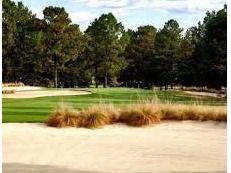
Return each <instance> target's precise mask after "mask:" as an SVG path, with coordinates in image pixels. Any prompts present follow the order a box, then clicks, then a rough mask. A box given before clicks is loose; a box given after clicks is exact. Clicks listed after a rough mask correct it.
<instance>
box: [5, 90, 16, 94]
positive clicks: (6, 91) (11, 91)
mask: <svg viewBox="0 0 231 173" xmlns="http://www.w3.org/2000/svg"><path fill="white" fill-rule="evenodd" d="M14 93H15V90H9V89H8V90H5V89H3V90H2V94H14Z"/></svg>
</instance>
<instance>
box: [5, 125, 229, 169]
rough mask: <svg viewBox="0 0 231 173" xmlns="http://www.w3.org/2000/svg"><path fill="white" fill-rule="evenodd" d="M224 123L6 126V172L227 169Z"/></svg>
mask: <svg viewBox="0 0 231 173" xmlns="http://www.w3.org/2000/svg"><path fill="white" fill-rule="evenodd" d="M226 131H227V130H226V123H224V122H223V123H217V122H192V121H183V122H162V123H160V124H157V125H154V126H153V127H146V128H132V127H128V126H125V125H118V124H117V125H111V126H106V127H104V128H102V129H96V130H89V129H82V128H80V129H78V128H64V129H57V128H51V127H47V126H45V125H44V124H37V123H4V124H3V172H4V173H30V172H31V173H32V172H33V173H57V172H65V173H106V172H108V173H112V172H113V173H120V172H121V173H122V172H123V173H125V172H126V173H183V172H184V173H187V172H190V173H192V172H196V173H198V172H203V173H205V172H208V173H223V172H226V164H227V163H226V154H227V151H226Z"/></svg>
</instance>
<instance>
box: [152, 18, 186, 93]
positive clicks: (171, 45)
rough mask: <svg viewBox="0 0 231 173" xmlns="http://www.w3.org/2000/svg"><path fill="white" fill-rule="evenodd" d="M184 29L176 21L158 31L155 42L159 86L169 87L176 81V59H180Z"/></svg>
mask: <svg viewBox="0 0 231 173" xmlns="http://www.w3.org/2000/svg"><path fill="white" fill-rule="evenodd" d="M182 31H183V29H182V28H180V27H179V24H178V22H177V21H176V20H173V19H171V20H169V21H168V22H166V23H165V25H164V27H163V29H161V30H160V31H158V33H157V35H156V40H155V46H156V55H157V56H156V58H157V61H158V62H159V66H158V71H159V72H158V74H159V79H158V81H159V84H160V85H164V86H165V89H167V88H168V87H167V86H168V85H169V84H171V86H173V84H174V83H175V81H176V59H177V58H178V57H179V51H180V43H181V37H182V35H181V34H182Z"/></svg>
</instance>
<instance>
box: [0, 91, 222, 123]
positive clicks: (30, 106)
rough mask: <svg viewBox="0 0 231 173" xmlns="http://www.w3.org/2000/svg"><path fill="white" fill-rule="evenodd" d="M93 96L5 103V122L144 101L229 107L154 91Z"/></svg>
mask: <svg viewBox="0 0 231 173" xmlns="http://www.w3.org/2000/svg"><path fill="white" fill-rule="evenodd" d="M86 90H89V91H91V92H92V94H90V95H82V96H54V97H40V98H31V99H3V101H2V105H3V109H2V121H3V122H45V121H47V119H48V116H49V115H50V113H51V112H52V110H53V109H54V108H55V107H56V106H57V105H58V104H59V103H62V102H63V103H65V104H68V105H71V106H72V107H73V108H75V109H77V110H83V109H86V108H88V107H91V106H93V105H95V104H99V103H101V104H102V103H104V104H109V103H110V104H113V105H116V106H124V105H129V104H133V103H137V102H139V101H141V100H153V99H154V100H155V99H156V98H158V99H159V100H160V101H161V102H163V103H165V102H167V103H183V104H198V105H216V106H217V105H226V100H225V99H219V98H212V97H195V96H190V95H188V94H185V93H183V92H182V91H170V90H169V91H155V92H154V91H152V90H142V89H131V88H106V89H104V88H98V89H96V88H89V89H86Z"/></svg>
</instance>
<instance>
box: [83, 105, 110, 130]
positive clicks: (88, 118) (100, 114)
mask: <svg viewBox="0 0 231 173" xmlns="http://www.w3.org/2000/svg"><path fill="white" fill-rule="evenodd" d="M80 116H81V117H82V121H81V125H80V126H81V127H85V128H90V129H93V128H99V127H102V126H104V125H108V124H111V119H110V117H109V116H108V115H107V114H105V112H104V111H102V110H100V109H96V108H91V109H89V110H87V111H84V112H81V113H80Z"/></svg>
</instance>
